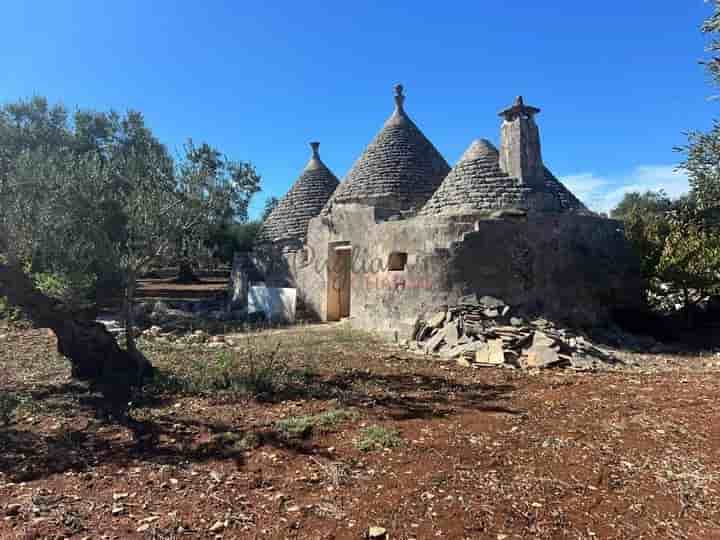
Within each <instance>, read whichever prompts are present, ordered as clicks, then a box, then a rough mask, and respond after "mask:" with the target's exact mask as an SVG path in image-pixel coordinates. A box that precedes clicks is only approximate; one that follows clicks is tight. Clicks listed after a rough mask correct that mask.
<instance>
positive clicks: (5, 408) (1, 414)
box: [0, 391, 20, 426]
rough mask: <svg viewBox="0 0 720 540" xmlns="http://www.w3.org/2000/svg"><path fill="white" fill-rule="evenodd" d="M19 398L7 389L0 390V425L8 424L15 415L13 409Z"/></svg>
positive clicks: (18, 403)
mask: <svg viewBox="0 0 720 540" xmlns="http://www.w3.org/2000/svg"><path fill="white" fill-rule="evenodd" d="M18 405H20V400H19V399H18V398H17V397H16V396H15V395H14V394H11V393H9V392H7V391H0V426H6V425H8V424H10V423H11V422H12V420H13V418H14V416H15V409H16V408H17V406H18Z"/></svg>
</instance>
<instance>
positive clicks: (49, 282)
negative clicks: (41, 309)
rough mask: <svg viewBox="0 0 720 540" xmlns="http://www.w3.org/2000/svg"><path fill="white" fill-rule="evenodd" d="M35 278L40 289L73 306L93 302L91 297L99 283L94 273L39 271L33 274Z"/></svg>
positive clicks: (76, 306)
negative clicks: (66, 273)
mask: <svg viewBox="0 0 720 540" xmlns="http://www.w3.org/2000/svg"><path fill="white" fill-rule="evenodd" d="M33 279H34V281H35V285H36V286H37V288H38V289H40V291H42V292H43V293H45V294H46V295H48V296H50V297H51V298H55V299H57V300H60V301H61V302H62V303H63V304H66V305H67V306H70V307H72V308H82V307H86V306H88V305H90V304H92V301H91V298H92V296H93V295H94V292H95V286H96V284H97V276H95V275H93V274H72V275H70V274H68V275H65V274H59V273H53V272H38V273H36V274H34V275H33Z"/></svg>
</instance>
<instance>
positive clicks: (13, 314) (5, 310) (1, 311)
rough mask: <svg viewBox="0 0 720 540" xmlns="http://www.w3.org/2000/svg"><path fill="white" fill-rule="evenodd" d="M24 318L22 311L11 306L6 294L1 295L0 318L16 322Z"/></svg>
mask: <svg viewBox="0 0 720 540" xmlns="http://www.w3.org/2000/svg"><path fill="white" fill-rule="evenodd" d="M20 319H22V312H21V311H20V310H19V309H18V308H16V307H14V306H11V305H10V304H9V303H8V301H7V299H6V298H5V297H4V296H0V320H7V321H10V322H16V321H19V320H20Z"/></svg>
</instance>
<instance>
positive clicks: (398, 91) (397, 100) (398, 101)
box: [395, 84, 405, 111]
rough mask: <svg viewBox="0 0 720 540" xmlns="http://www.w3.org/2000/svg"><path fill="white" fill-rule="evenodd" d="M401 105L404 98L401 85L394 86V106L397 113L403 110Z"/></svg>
mask: <svg viewBox="0 0 720 540" xmlns="http://www.w3.org/2000/svg"><path fill="white" fill-rule="evenodd" d="M403 103H405V96H404V95H403V85H402V84H396V85H395V106H396V107H397V110H398V111H402V110H403Z"/></svg>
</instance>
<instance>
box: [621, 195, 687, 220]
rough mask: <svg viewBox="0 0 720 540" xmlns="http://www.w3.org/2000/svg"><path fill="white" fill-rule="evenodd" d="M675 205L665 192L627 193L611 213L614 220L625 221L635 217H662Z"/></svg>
mask: <svg viewBox="0 0 720 540" xmlns="http://www.w3.org/2000/svg"><path fill="white" fill-rule="evenodd" d="M672 207H673V203H672V201H671V200H670V198H669V197H668V196H667V195H666V194H665V192H664V191H663V190H659V191H650V190H648V191H646V192H645V193H638V192H630V193H626V194H625V195H624V197H623V198H622V200H621V201H620V202H619V203H618V205H617V206H616V207H615V208H613V209H612V210H611V211H610V217H611V218H613V219H620V220H625V219H627V218H629V217H631V216H634V215H638V214H639V215H643V216H648V215H660V214H664V213H665V212H667V211H668V210H671V209H672Z"/></svg>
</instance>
